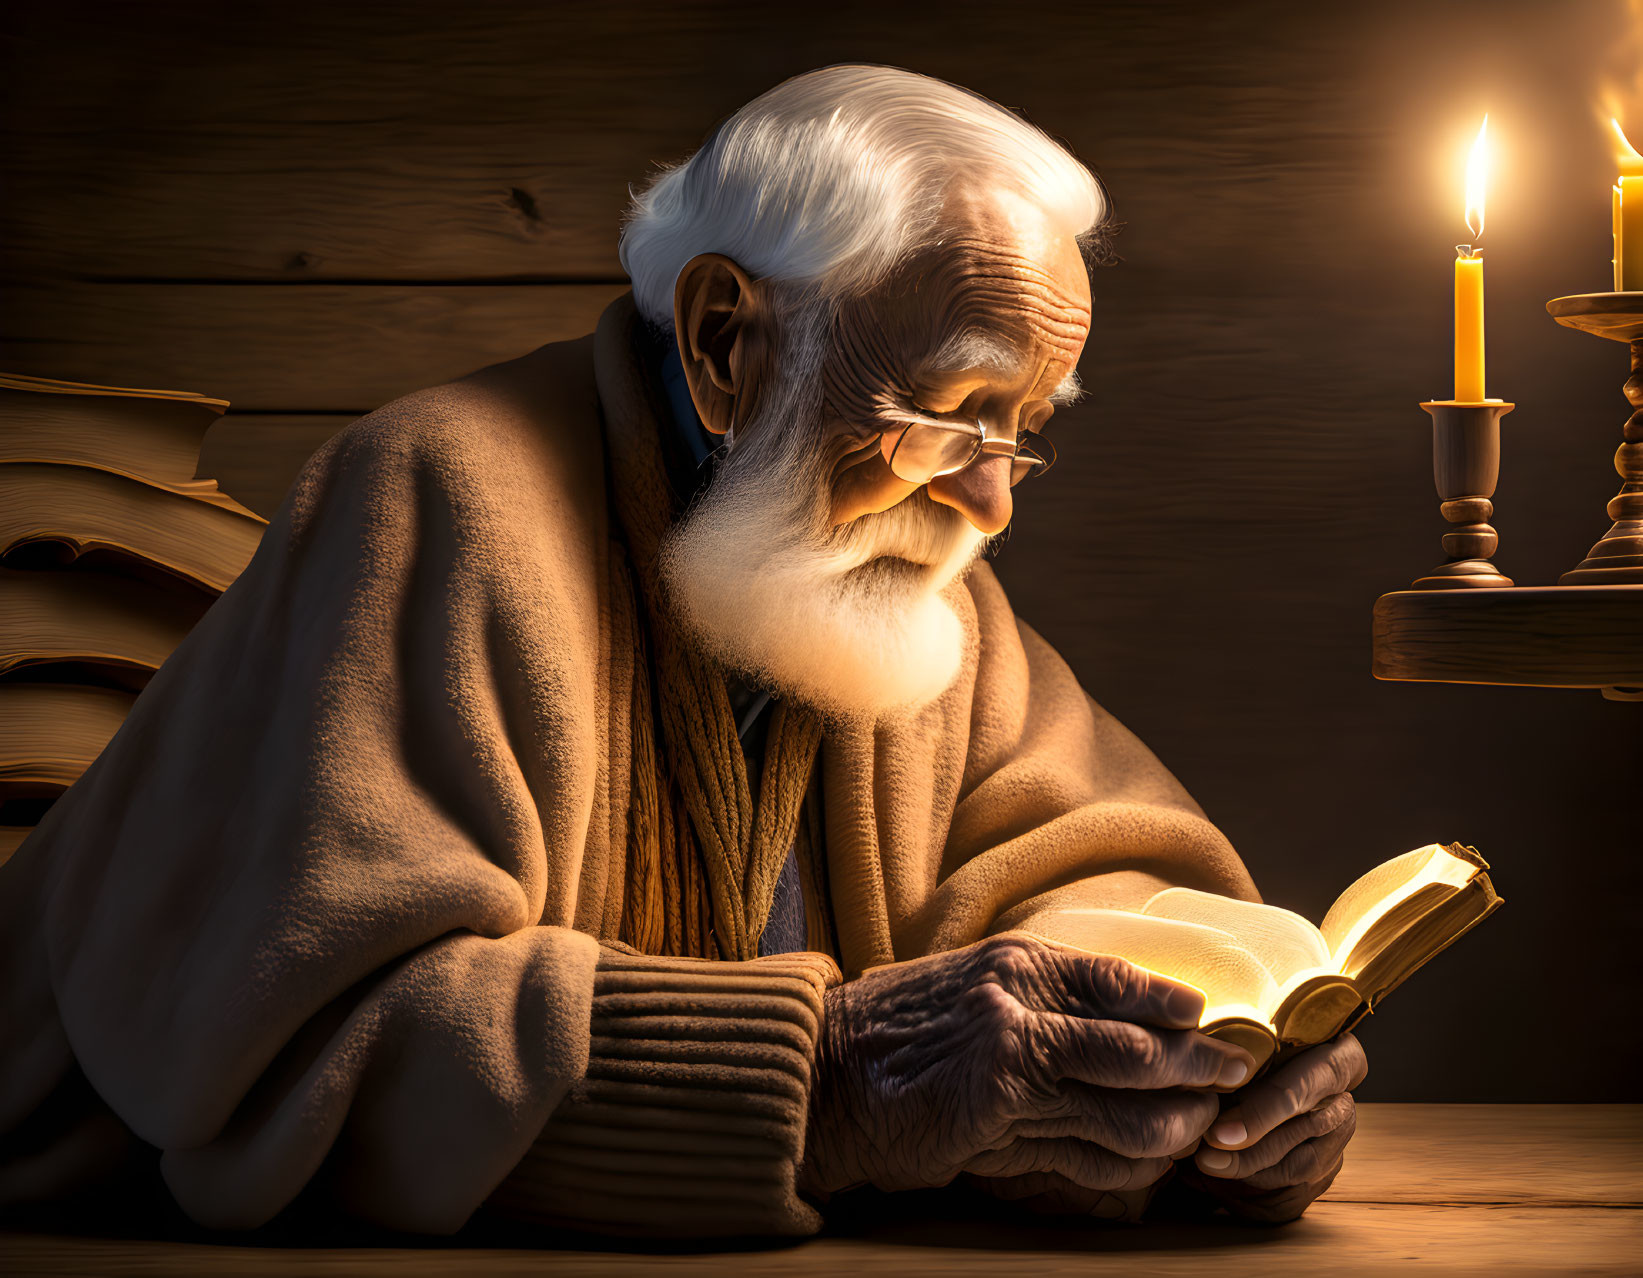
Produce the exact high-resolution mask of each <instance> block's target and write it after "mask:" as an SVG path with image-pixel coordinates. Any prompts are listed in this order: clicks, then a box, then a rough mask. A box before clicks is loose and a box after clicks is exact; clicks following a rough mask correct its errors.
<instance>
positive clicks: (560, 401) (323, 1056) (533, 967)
mask: <svg viewBox="0 0 1643 1278" xmlns="http://www.w3.org/2000/svg"><path fill="white" fill-rule="evenodd" d="M637 324H638V320H637V317H636V313H635V312H634V309H633V306H632V302H631V300H630V299H628V298H623V299H621V300H620V301H618V302H617V303H615V304H613V305H612V307H611V308H610V309H609V310H608V311H607V312H606V314H605V316H604V317H603V319H602V320H601V322H600V325H599V330H598V333H597V334H596V335H594V336H592V337H588V338H584V339H582V340H579V341H573V342H564V343H557V344H554V345H550V346H544V347H542V348H540V349H538V350H536V351H534V352H532V353H531V354H529V355H526V356H523V357H521V358H519V359H516V360H512V361H509V362H507V363H504V364H499V365H495V366H493V367H490V368H487V369H484V370H482V371H480V372H478V373H475V374H473V375H472V376H470V377H466V378H463V379H461V380H460V381H456V382H453V383H449V384H447V385H443V386H437V387H434V388H432V389H429V390H424V391H419V392H417V393H415V394H412V395H408V396H406V397H404V398H403V399H399V400H396V401H394V402H393V403H391V404H388V405H387V406H385V407H383V408H381V409H378V410H377V411H376V412H374V413H371V414H370V415H368V416H366V417H364V418H362V419H361V420H359V421H358V422H355V423H354V424H352V425H351V426H350V427H348V428H347V429H346V430H344V431H343V432H341V433H340V434H339V435H337V436H336V437H335V438H333V439H332V440H330V441H329V442H328V443H327V444H326V445H325V446H324V447H322V448H321V449H320V450H319V451H318V452H317V453H316V454H315V455H314V457H313V458H312V459H311V460H310V461H309V462H308V464H307V465H306V467H305V468H304V469H303V471H302V473H301V475H300V476H299V478H298V479H297V481H296V483H295V484H294V486H293V488H292V490H291V492H290V493H289V495H288V496H287V498H286V500H285V503H284V504H283V506H282V507H281V509H280V511H279V513H278V514H277V516H276V517H275V519H274V520H273V522H272V523H271V524H270V525H269V528H268V530H267V532H266V533H265V534H264V537H263V540H262V544H261V547H260V548H259V550H258V551H257V553H256V556H255V558H254V559H253V560H252V562H251V564H250V566H249V567H248V568H247V569H246V571H245V573H244V574H243V575H242V576H241V577H240V579H239V580H238V581H236V582H235V583H234V585H233V586H232V587H230V589H229V590H228V591H227V593H226V594H224V595H223V596H222V598H221V599H220V600H219V601H218V602H217V603H216V604H215V605H214V606H213V607H212V608H211V610H210V611H209V612H208V613H207V614H206V616H205V618H204V619H203V620H202V621H201V622H200V624H199V625H198V627H197V628H196V629H195V630H194V631H193V632H192V633H191V634H190V635H189V636H188V638H187V639H186V640H185V642H184V643H183V644H182V646H181V647H179V648H178V649H177V651H176V652H175V654H174V655H173V656H172V657H171V659H170V660H169V661H167V662H166V664H165V665H164V667H163V668H162V669H161V670H160V671H159V673H158V674H157V675H156V676H155V678H154V679H153V681H152V682H151V683H150V684H149V686H148V688H147V689H146V690H145V691H144V692H143V694H142V695H141V696H140V697H139V698H138V700H137V703H136V706H135V707H134V709H133V710H132V712H131V715H130V717H129V718H128V719H127V721H126V723H125V724H124V726H123V727H122V728H121V730H120V732H119V733H118V734H117V735H116V737H115V738H114V740H113V741H112V742H111V743H110V745H109V746H108V748H107V749H106V750H105V751H104V752H103V754H102V755H101V756H100V757H99V758H98V759H97V761H96V762H95V763H94V764H93V765H92V766H91V768H90V769H89V770H88V771H87V772H86V774H85V775H84V777H83V778H82V779H81V780H80V781H79V782H78V783H77V784H76V785H75V786H74V787H73V788H72V789H71V790H70V791H69V792H68V793H67V794H66V795H65V796H64V797H63V798H62V799H61V800H59V801H58V802H57V803H56V804H55V805H54V806H53V807H52V809H51V810H50V811H49V812H48V813H47V815H46V818H45V820H44V821H43V822H42V824H41V825H40V827H39V829H38V830H37V831H36V832H35V833H34V834H33V835H32V836H31V837H30V838H29V839H28V840H27V841H26V842H25V843H24V845H23V846H22V848H21V849H19V851H18V852H17V853H16V855H15V856H14V857H13V859H12V860H11V862H10V863H9V864H7V865H6V866H5V867H4V868H3V869H0V1025H3V1026H4V1040H3V1044H0V1202H6V1201H18V1200H22V1199H27V1198H30V1197H38V1196H42V1195H52V1194H57V1193H60V1192H64V1191H66V1190H68V1189H69V1188H71V1187H74V1186H77V1185H83V1184H85V1183H87V1182H88V1181H93V1180H95V1179H96V1178H97V1177H98V1176H99V1175H102V1174H104V1173H106V1172H107V1171H108V1170H109V1169H110V1168H111V1167H112V1166H113V1165H114V1164H115V1163H116V1161H117V1160H118V1159H119V1158H120V1157H121V1156H122V1155H124V1156H128V1157H129V1156H130V1155H131V1153H132V1151H134V1150H135V1151H138V1153H139V1155H147V1156H148V1157H152V1153H151V1150H157V1151H159V1153H158V1159H159V1168H160V1171H161V1173H162V1174H163V1176H164V1178H165V1182H166V1184H167V1186H168V1187H169V1189H170V1191H171V1193H172V1194H173V1195H174V1196H175V1197H176V1199H177V1200H178V1202H179V1203H180V1204H181V1206H182V1207H183V1209H184V1210H185V1211H187V1212H188V1213H189V1215H190V1216H192V1217H193V1218H195V1219H196V1220H198V1221H201V1222H203V1223H205V1224H208V1225H213V1226H226V1227H236V1226H255V1225H257V1224H260V1223H262V1222H264V1221H266V1220H268V1219H270V1218H271V1217H272V1216H274V1215H275V1214H276V1213H278V1212H279V1211H281V1210H282V1209H283V1208H284V1207H286V1206H287V1205H288V1204H290V1203H291V1202H292V1201H293V1200H295V1199H296V1198H297V1196H298V1195H299V1194H304V1195H306V1197H305V1199H304V1201H307V1202H313V1201H316V1200H317V1201H321V1202H326V1201H328V1202H331V1203H334V1204H335V1205H336V1206H337V1208H339V1209H340V1210H343V1211H346V1212H349V1213H353V1214H355V1215H358V1216H360V1217H363V1218H365V1219H368V1220H372V1221H376V1222H380V1223H382V1224H385V1225H388V1226H392V1227H397V1228H404V1229H413V1230H424V1231H451V1230H455V1229H457V1228H458V1227H460V1226H461V1225H462V1224H463V1223H464V1222H465V1221H466V1220H467V1219H468V1218H469V1217H470V1216H471V1215H472V1213H473V1212H474V1211H475V1210H476V1209H477V1208H479V1207H480V1206H481V1205H482V1204H485V1205H487V1206H489V1207H490V1208H492V1209H495V1210H498V1211H504V1212H507V1213H509V1214H512V1215H514V1216H519V1217H525V1218H529V1219H537V1220H541V1221H544V1222H554V1223H561V1224H571V1225H577V1226H581V1227H585V1228H594V1229H609V1230H621V1231H646V1232H660V1233H750V1234H775V1233H802V1232H805V1231H808V1230H811V1229H813V1228H815V1227H816V1224H817V1216H816V1214H815V1212H814V1211H813V1210H812V1209H811V1208H810V1207H809V1206H808V1205H806V1204H805V1203H803V1202H802V1201H801V1200H800V1199H799V1198H797V1196H796V1195H795V1193H794V1189H793V1184H794V1173H795V1169H796V1166H797V1163H798V1160H799V1158H800V1155H801V1153H802V1150H803V1139H804V1121H805V1112H806V1096H807V1089H808V1086H809V1063H810V1058H811V1053H812V1047H813V1043H814V1041H815V1036H816V1033H817V1027H818V1024H819V1018H820V1014H821V1008H822V995H823V992H824V991H825V989H826V988H827V987H828V986H829V985H830V984H832V983H835V982H836V981H838V980H839V979H840V978H841V970H842V976H843V977H845V978H848V977H852V976H854V975H856V974H858V973H860V972H861V971H862V970H863V969H865V968H869V967H872V966H874V965H877V964H882V963H889V962H892V961H895V960H899V959H910V958H913V957H916V956H919V955H924V954H928V953H931V952H933V951H938V950H944V949H949V948H952V947H955V946H961V945H965V944H968V943H970V942H972V941H975V940H977V939H979V938H981V937H983V936H986V935H988V934H989V933H993V932H997V931H1000V930H1002V929H1004V928H1006V927H1010V926H1015V925H1018V924H1021V923H1023V922H1025V921H1028V920H1030V918H1031V917H1032V915H1033V914H1034V913H1035V912H1037V911H1039V910H1041V909H1044V908H1046V907H1047V906H1050V905H1053V904H1072V903H1077V904H1111V903H1126V902H1132V901H1135V900H1137V899H1138V898H1141V897H1144V896H1145V895H1146V894H1148V893H1150V892H1151V891H1152V890H1153V889H1154V888H1156V887H1157V886H1158V885H1159V884H1160V883H1162V882H1167V883H1181V884H1187V885H1190V886H1194V887H1200V888H1205V889H1208V890H1214V891H1222V892H1227V893H1230V894H1234V895H1239V896H1245V897H1253V896H1254V888H1253V886H1252V884H1251V883H1250V880H1249V878H1248V876H1247V874H1246V873H1245V871H1244V868H1243V866H1242V865H1241V863H1240V862H1239V860H1238V859H1237V857H1236V855H1235V854H1234V853H1233V851H1232V849H1231V847H1230V846H1229V845H1228V844H1227V842H1226V840H1225V839H1224V838H1223V837H1222V836H1221V835H1220V834H1219V833H1218V832H1217V831H1216V830H1215V828H1214V827H1213V826H1211V825H1210V824H1209V822H1208V821H1206V820H1205V818H1204V816H1203V814H1202V813H1201V812H1200V810H1199V809H1198V808H1197V807H1196V805H1194V803H1193V802H1192V800H1191V799H1190V798H1189V797H1188V796H1187V795H1186V793H1185V792H1184V791H1183V790H1182V789H1181V787H1180V786H1179V785H1178V784H1177V782H1176V781H1175V779H1174V778H1173V777H1171V776H1170V774H1169V773H1168V772H1167V771H1166V770H1165V769H1164V768H1163V767H1162V766H1161V765H1160V764H1159V763H1158V762H1157V760H1156V759H1154V757H1153V756H1152V755H1151V754H1150V753H1149V752H1148V751H1147V749H1146V748H1145V747H1144V746H1142V745H1141V744H1140V742H1138V741H1137V740H1136V739H1135V737H1133V736H1132V735H1131V734H1130V733H1129V732H1127V731H1126V730H1125V729H1124V728H1123V727H1122V726H1120V725H1119V724H1118V723H1117V722H1116V721H1115V720H1113V718H1112V717H1111V716H1109V715H1108V714H1107V713H1106V712H1105V711H1103V710H1102V709H1101V708H1100V707H1099V706H1098V705H1097V704H1096V703H1095V702H1094V701H1093V700H1092V699H1091V698H1090V697H1089V696H1088V695H1086V693H1085V692H1084V691H1083V689H1082V688H1080V686H1079V684H1078V681H1077V680H1076V678H1075V677H1074V676H1073V674H1072V672H1071V671H1070V670H1069V669H1068V668H1067V666H1066V664H1065V663H1064V662H1063V661H1062V660H1061V659H1060V657H1059V656H1057V654H1056V653H1055V652H1054V651H1053V650H1052V649H1051V648H1050V647H1049V645H1047V644H1046V643H1045V642H1044V641H1043V640H1042V639H1040V638H1039V637H1038V635H1036V634H1035V633H1034V632H1033V631H1032V630H1031V629H1029V628H1028V627H1027V626H1026V625H1024V624H1023V623H1021V622H1020V621H1019V620H1018V619H1017V618H1016V617H1015V616H1014V615H1013V613H1012V612H1011V610H1010V606H1009V604H1008V602H1007V601H1006V599H1005V597H1004V594H1003V591H1002V590H1001V589H1000V587H999V584H998V582H997V580H996V578H995V577H994V575H993V573H992V571H991V569H989V568H988V567H987V566H986V565H985V564H981V565H978V566H976V567H975V568H974V569H973V570H972V571H971V572H970V573H969V574H968V576H967V577H966V578H965V579H964V580H963V581H962V582H959V583H955V584H954V585H953V586H952V587H951V588H949V591H948V596H947V597H948V598H949V599H950V601H951V603H952V606H953V607H954V609H955V610H956V611H957V613H958V615H959V617H960V619H961V620H962V622H963V627H964V634H965V653H964V662H963V667H962V670H961V673H960V674H959V676H958V678H957V679H956V681H955V682H954V683H953V685H952V686H951V687H950V688H949V689H948V690H947V691H946V692H945V693H944V694H943V695H942V696H941V697H940V698H939V699H938V700H936V701H935V702H933V703H931V704H930V705H929V706H927V707H926V708H924V709H923V710H922V711H920V712H919V713H918V714H917V715H916V716H912V717H907V718H904V719H902V720H900V721H897V722H894V723H888V724H884V725H881V726H879V727H878V728H877V729H876V730H869V729H866V728H850V729H833V730H829V731H828V732H827V733H826V734H825V736H824V739H823V743H822V747H821V754H820V759H819V762H818V764H817V766H818V767H819V768H820V769H821V770H822V771H821V776H820V792H821V795H822V799H823V807H824V814H825V821H824V825H825V841H826V869H827V881H828V883H829V884H830V889H829V891H830V896H831V901H830V905H831V913H832V916H833V919H834V922H835V926H836V932H837V940H838V953H837V954H835V955H822V954H793V955H782V956H779V957H773V958H767V959H759V960H756V961H751V962H741V963H730V962H710V961H706V960H700V959H677V958H657V957H647V956H642V955H636V954H634V953H633V952H632V951H631V950H629V949H627V948H626V947H624V946H622V945H621V944H620V943H619V942H618V941H617V939H616V938H617V932H618V928H619V924H620V916H621V895H622V894H621V887H622V883H623V875H624V869H625V861H624V858H625V849H626V826H625V821H626V811H627V807H626V805H627V793H626V791H627V785H628V780H627V779H628V776H629V760H628V754H627V751H628V745H629V739H630V736H629V734H630V725H629V723H628V722H627V718H626V716H627V712H628V706H629V699H628V698H627V697H624V696H621V695H617V696H614V697H613V695H612V692H611V683H612V671H613V670H616V669H619V668H620V666H621V664H622V663H621V660H620V659H619V657H620V654H616V656H617V658H618V659H616V660H613V653H612V650H611V623H610V609H609V603H608V589H609V586H608V583H609V582H610V580H611V578H610V575H609V573H608V571H607V566H608V565H607V555H608V554H609V553H610V537H611V532H612V530H611V525H610V516H609V512H608V510H607V505H608V503H607V498H606V492H607V488H606V485H607V482H608V479H607V477H608V475H609V474H610V472H611V464H610V457H608V456H607V450H615V451H616V453H617V455H618V457H619V456H620V450H621V449H624V448H631V447H654V441H655V438H656V434H657V431H658V424H657V413H658V411H659V410H660V407H661V404H662V402H663V401H662V392H661V390H660V388H659V387H658V386H656V385H655V384H654V383H653V382H652V380H651V377H652V375H651V373H650V371H649V369H648V367H647V366H646V365H645V363H644V362H643V361H642V360H640V359H639V358H638V356H637V355H636V338H637V336H638V331H637ZM88 1084H89V1086H88ZM139 1161H141V1158H140V1157H139Z"/></svg>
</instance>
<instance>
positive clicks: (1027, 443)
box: [890, 417, 1055, 488]
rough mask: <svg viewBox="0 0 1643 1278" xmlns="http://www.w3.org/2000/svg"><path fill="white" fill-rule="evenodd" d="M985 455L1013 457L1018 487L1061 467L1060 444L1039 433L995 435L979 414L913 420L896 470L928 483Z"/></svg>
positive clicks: (899, 447) (1013, 481) (895, 456)
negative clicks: (1057, 447)
mask: <svg viewBox="0 0 1643 1278" xmlns="http://www.w3.org/2000/svg"><path fill="white" fill-rule="evenodd" d="M984 454H985V455H987V456H994V457H1008V458H1010V459H1011V461H1010V486H1011V487H1012V488H1013V487H1015V485H1017V484H1019V483H1020V482H1021V481H1022V480H1023V479H1026V478H1027V477H1028V476H1029V475H1041V474H1043V473H1044V472H1045V471H1046V470H1048V469H1049V468H1050V467H1051V466H1053V465H1055V445H1054V444H1052V443H1050V441H1049V440H1048V439H1047V438H1045V437H1044V436H1043V435H1040V434H1039V433H1038V432H1037V431H1031V430H1022V431H1019V432H1017V434H1016V437H1015V438H1014V439H1007V438H1004V437H1002V436H997V435H989V434H987V428H986V427H985V426H984V425H983V424H982V422H981V419H980V418H979V417H978V418H975V419H973V420H971V421H969V422H952V423H941V422H909V423H908V424H907V425H906V426H903V427H902V428H901V433H900V435H899V437H898V438H897V440H896V442H895V445H894V447H893V449H892V450H891V453H890V470H891V473H892V474H894V475H895V476H896V478H897V479H901V480H905V481H906V482H907V483H909V484H927V483H929V482H930V481H931V480H932V479H938V478H940V477H941V476H942V475H951V474H955V473H956V472H958V471H961V470H963V469H964V468H965V467H966V466H968V465H970V464H971V463H972V462H974V461H975V460H976V459H977V458H978V457H981V456H982V455H984Z"/></svg>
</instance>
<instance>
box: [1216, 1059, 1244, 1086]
mask: <svg viewBox="0 0 1643 1278" xmlns="http://www.w3.org/2000/svg"><path fill="white" fill-rule="evenodd" d="M1248 1077H1249V1065H1248V1063H1247V1062H1245V1061H1241V1060H1239V1059H1238V1058H1237V1057H1236V1056H1233V1057H1229V1058H1228V1059H1227V1063H1226V1064H1225V1065H1223V1066H1221V1073H1220V1076H1219V1077H1218V1078H1217V1079H1216V1080H1215V1085H1216V1086H1217V1087H1236V1086H1238V1084H1239V1083H1241V1082H1243V1081H1244V1080H1245V1079H1246V1078H1248Z"/></svg>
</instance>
